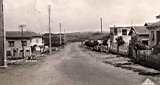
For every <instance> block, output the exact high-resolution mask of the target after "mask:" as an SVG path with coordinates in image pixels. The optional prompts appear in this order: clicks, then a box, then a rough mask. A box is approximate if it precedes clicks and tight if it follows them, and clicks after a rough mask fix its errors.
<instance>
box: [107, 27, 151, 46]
mask: <svg viewBox="0 0 160 85" xmlns="http://www.w3.org/2000/svg"><path fill="white" fill-rule="evenodd" d="M131 28H133V29H134V30H135V32H136V34H137V35H138V38H139V40H140V41H141V42H142V43H144V44H146V45H148V41H149V31H148V30H147V29H146V27H145V26H119V27H115V26H114V27H110V33H112V34H113V40H112V41H113V42H116V38H117V37H118V36H122V37H123V39H124V41H125V43H126V44H127V45H129V41H130V40H131V35H129V32H130V30H131Z"/></svg>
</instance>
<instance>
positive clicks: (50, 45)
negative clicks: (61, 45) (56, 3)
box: [48, 5, 52, 55]
mask: <svg viewBox="0 0 160 85" xmlns="http://www.w3.org/2000/svg"><path fill="white" fill-rule="evenodd" d="M48 20H49V21H48V29H49V54H50V55H51V54H52V41H51V37H52V36H51V5H48Z"/></svg>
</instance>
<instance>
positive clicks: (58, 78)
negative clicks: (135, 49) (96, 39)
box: [0, 43, 145, 85]
mask: <svg viewBox="0 0 160 85" xmlns="http://www.w3.org/2000/svg"><path fill="white" fill-rule="evenodd" d="M144 79H145V77H144V76H140V75H138V74H137V73H135V72H132V71H129V70H125V69H121V68H117V67H114V66H112V65H109V64H105V63H102V62H101V61H99V60H97V59H96V58H94V57H92V56H90V55H89V54H87V53H85V52H84V51H83V50H82V48H80V47H79V44H78V43H73V44H69V45H67V46H66V47H65V48H64V49H62V50H61V51H59V52H58V53H55V54H53V55H51V56H47V57H45V59H44V60H43V61H42V62H40V63H38V64H34V65H24V66H23V65H20V66H11V67H9V68H7V69H5V70H3V69H2V70H0V85H141V83H142V81H144Z"/></svg>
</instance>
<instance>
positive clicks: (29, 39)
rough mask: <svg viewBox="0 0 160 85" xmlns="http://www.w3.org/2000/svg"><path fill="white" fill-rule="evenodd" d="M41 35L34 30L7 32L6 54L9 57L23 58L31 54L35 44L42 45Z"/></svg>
mask: <svg viewBox="0 0 160 85" xmlns="http://www.w3.org/2000/svg"><path fill="white" fill-rule="evenodd" d="M39 38H40V36H39V35H38V34H37V33H34V32H29V31H25V32H23V33H22V32H20V31H8V32H6V55H7V57H8V58H23V57H27V56H31V54H32V49H31V47H32V46H33V45H37V46H38V45H39V44H40V45H42V44H41V43H40V42H42V37H41V40H40V39H39Z"/></svg>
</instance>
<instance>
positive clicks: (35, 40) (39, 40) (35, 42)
mask: <svg viewBox="0 0 160 85" xmlns="http://www.w3.org/2000/svg"><path fill="white" fill-rule="evenodd" d="M30 45H31V46H34V45H37V47H36V51H41V49H40V47H39V46H41V45H44V44H43V40H42V38H41V37H35V38H32V40H31V44H30Z"/></svg>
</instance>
